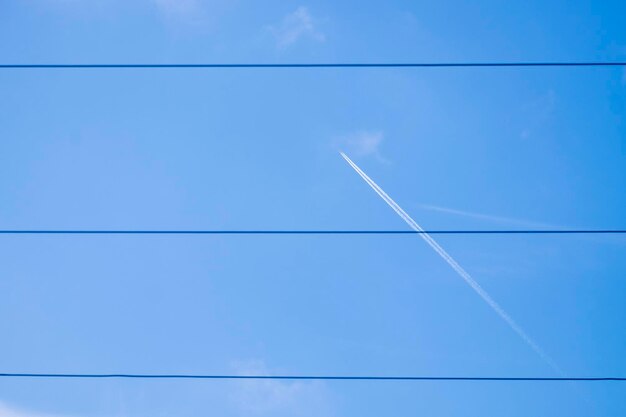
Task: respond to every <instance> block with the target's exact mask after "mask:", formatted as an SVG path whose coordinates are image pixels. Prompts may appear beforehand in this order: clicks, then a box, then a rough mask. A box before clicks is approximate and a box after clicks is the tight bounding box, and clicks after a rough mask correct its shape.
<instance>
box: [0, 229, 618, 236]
mask: <svg viewBox="0 0 626 417" xmlns="http://www.w3.org/2000/svg"><path fill="white" fill-rule="evenodd" d="M624 233H626V229H535V230H529V229H526V230H423V231H415V230H78V229H76V230H31V229H4V230H0V234H3V235H410V234H429V235H535V234H543V235H545V234H551V235H557V234H624Z"/></svg>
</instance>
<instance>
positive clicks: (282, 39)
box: [268, 6, 326, 48]
mask: <svg viewBox="0 0 626 417" xmlns="http://www.w3.org/2000/svg"><path fill="white" fill-rule="evenodd" d="M268 29H269V30H270V32H271V33H272V34H273V35H274V38H275V39H276V45H277V46H278V47H279V48H287V47H289V46H291V45H293V44H295V43H296V42H298V41H299V40H300V39H309V40H313V41H316V42H324V41H325V40H326V36H325V35H324V33H322V32H321V31H320V30H319V29H318V28H317V20H316V19H315V18H314V17H313V16H312V15H311V13H310V12H309V9H308V8H306V7H304V6H300V7H298V8H297V9H296V10H295V11H294V12H292V13H289V14H288V15H287V16H285V17H284V18H283V20H282V22H281V24H280V25H278V26H269V28H268Z"/></svg>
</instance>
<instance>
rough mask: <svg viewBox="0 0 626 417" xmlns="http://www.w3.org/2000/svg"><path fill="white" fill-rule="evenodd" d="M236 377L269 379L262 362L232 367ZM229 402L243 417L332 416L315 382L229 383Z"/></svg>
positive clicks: (326, 398) (322, 388)
mask: <svg viewBox="0 0 626 417" xmlns="http://www.w3.org/2000/svg"><path fill="white" fill-rule="evenodd" d="M235 368H236V371H237V373H238V374H239V375H270V374H271V372H270V371H269V370H268V367H267V366H266V365H265V363H264V362H263V361H248V362H245V363H238V364H236V366H235ZM233 384H234V389H233V391H232V395H231V401H232V403H233V404H234V406H235V407H236V408H237V409H238V411H239V412H241V413H242V414H244V415H268V416H270V415H271V416H283V415H285V416H293V415H297V416H303V415H304V416H308V415H310V416H318V415H333V414H334V413H333V412H332V410H331V408H332V407H331V404H330V399H329V396H328V393H327V390H326V387H325V385H324V384H323V383H321V382H319V381H306V382H302V381H295V382H294V381H278V380H240V381H236V382H234V383H233Z"/></svg>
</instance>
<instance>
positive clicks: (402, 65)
mask: <svg viewBox="0 0 626 417" xmlns="http://www.w3.org/2000/svg"><path fill="white" fill-rule="evenodd" d="M621 66H626V62H623V61H595V62H594V61H578V62H575V61H551V62H391V63H379V62H371V63H322V64H312V63H308V64H307V63H303V64H295V63H291V64H258V63H257V64H0V69H113V68H119V69H148V68H152V69H156V68H161V69H166V68H180V69H193V68H471V67H483V68H484V67H500V68H501V67H621Z"/></svg>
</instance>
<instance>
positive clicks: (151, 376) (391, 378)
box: [0, 373, 626, 382]
mask: <svg viewBox="0 0 626 417" xmlns="http://www.w3.org/2000/svg"><path fill="white" fill-rule="evenodd" d="M0 377H1V378H135V379H256V380H263V379H282V380H342V381H500V382H506V381H520V382H521V381H529V382H532V381H535V382H538V381H545V382H564V381H580V382H597V381H620V382H625V381H626V378H624V377H558V378H557V377H477V376H329V375H316V376H311V375H193V374H43V373H0Z"/></svg>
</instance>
